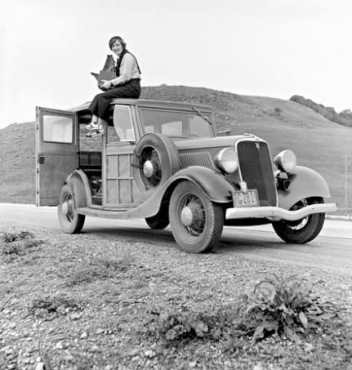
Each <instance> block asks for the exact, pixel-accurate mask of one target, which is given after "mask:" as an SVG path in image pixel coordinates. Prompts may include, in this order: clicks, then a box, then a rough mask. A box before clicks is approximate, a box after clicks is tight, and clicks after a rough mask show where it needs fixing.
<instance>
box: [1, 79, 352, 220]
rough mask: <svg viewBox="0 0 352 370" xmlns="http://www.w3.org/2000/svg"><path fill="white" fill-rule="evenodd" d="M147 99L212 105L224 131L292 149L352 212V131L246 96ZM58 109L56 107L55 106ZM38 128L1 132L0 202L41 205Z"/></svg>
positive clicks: (150, 91)
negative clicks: (37, 195)
mask: <svg viewBox="0 0 352 370" xmlns="http://www.w3.org/2000/svg"><path fill="white" fill-rule="evenodd" d="M142 97H143V98H150V99H161V100H171V101H186V102H194V103H201V104H207V105H211V106H212V107H213V108H214V112H215V118H216V121H217V125H218V128H219V129H222V128H227V127H230V128H231V131H232V133H233V134H240V133H244V132H251V133H254V134H256V135H258V136H260V137H262V138H264V139H266V140H267V141H268V142H269V144H270V146H271V153H272V156H274V155H276V154H277V153H278V152H279V151H280V150H283V149H287V148H290V149H292V150H294V151H295V152H296V154H297V157H298V163H299V164H300V165H303V166H308V167H311V168H313V169H315V170H317V171H318V172H319V173H321V174H322V175H323V176H324V178H325V179H326V181H327V182H328V184H329V186H330V189H331V193H332V198H333V200H334V201H337V202H338V203H339V206H340V208H341V212H347V209H346V208H349V210H348V212H349V213H351V211H352V145H351V144H352V128H349V127H344V126H341V125H339V124H337V123H334V122H331V121H329V120H327V119H326V118H324V117H322V116H321V115H320V114H318V113H316V112H314V111H313V110H312V109H310V108H308V107H305V106H303V105H300V104H298V103H295V102H293V101H288V100H282V99H275V98H267V97H256V96H243V95H238V94H232V93H228V92H222V91H217V90H210V89H206V88H194V87H186V86H166V85H162V86H158V87H145V88H143V92H142ZM53 108H55V107H53ZM34 148H35V139H34V124H33V122H32V123H24V124H13V125H10V126H8V127H6V128H5V129H2V130H0V168H1V170H2V171H1V173H2V180H1V181H0V190H1V191H0V202H25V203H34V201H35V190H34V182H35V161H34V158H33V156H34ZM346 156H349V163H348V170H349V178H348V184H347V186H348V187H347V189H348V194H347V195H348V204H347V205H346V204H345V157H346Z"/></svg>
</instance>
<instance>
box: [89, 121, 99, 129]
mask: <svg viewBox="0 0 352 370" xmlns="http://www.w3.org/2000/svg"><path fill="white" fill-rule="evenodd" d="M98 129H99V125H98V124H97V123H94V122H91V123H90V124H89V125H88V126H87V130H98Z"/></svg>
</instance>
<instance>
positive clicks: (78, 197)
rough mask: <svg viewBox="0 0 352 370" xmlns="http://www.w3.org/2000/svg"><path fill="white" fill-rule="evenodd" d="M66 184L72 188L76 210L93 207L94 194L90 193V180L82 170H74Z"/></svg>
mask: <svg viewBox="0 0 352 370" xmlns="http://www.w3.org/2000/svg"><path fill="white" fill-rule="evenodd" d="M66 184H67V185H69V186H70V187H71V190H72V192H73V195H74V200H75V206H76V208H81V207H88V206H90V205H91V202H92V201H91V200H92V193H91V191H90V186H89V183H88V178H87V176H86V174H85V173H84V172H83V171H82V170H74V171H73V172H72V173H71V174H70V175H69V176H68V177H67V179H66Z"/></svg>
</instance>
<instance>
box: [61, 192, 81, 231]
mask: <svg viewBox="0 0 352 370" xmlns="http://www.w3.org/2000/svg"><path fill="white" fill-rule="evenodd" d="M74 203H75V202H74V195H73V193H72V190H71V187H70V186H69V185H64V186H63V187H62V190H61V195H60V204H59V205H58V207H57V213H58V218H59V222H60V225H61V228H62V230H63V231H64V232H65V233H67V234H76V233H79V232H80V231H81V230H82V227H83V225H84V221H85V218H86V216H85V215H80V214H78V213H77V212H76V209H75V204H74Z"/></svg>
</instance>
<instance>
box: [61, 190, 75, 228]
mask: <svg viewBox="0 0 352 370" xmlns="http://www.w3.org/2000/svg"><path fill="white" fill-rule="evenodd" d="M61 211H62V214H63V215H64V216H65V217H66V218H67V220H68V221H70V222H71V221H72V219H73V217H74V212H73V200H72V197H71V196H69V197H67V198H66V199H65V201H64V202H63V203H62V206H61Z"/></svg>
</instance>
